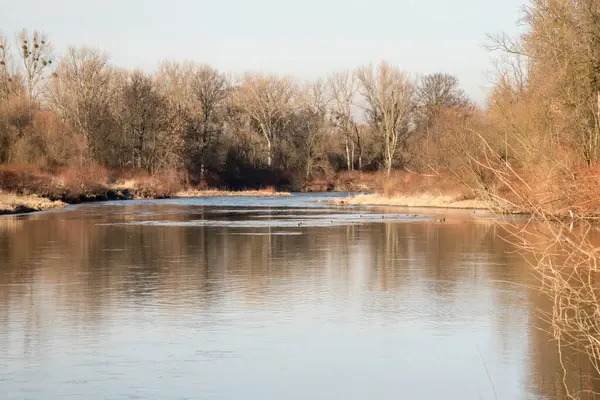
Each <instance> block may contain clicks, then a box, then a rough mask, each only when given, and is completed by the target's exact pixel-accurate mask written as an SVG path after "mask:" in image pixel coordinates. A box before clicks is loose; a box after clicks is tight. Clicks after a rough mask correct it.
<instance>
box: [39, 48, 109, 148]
mask: <svg viewBox="0 0 600 400" xmlns="http://www.w3.org/2000/svg"><path fill="white" fill-rule="evenodd" d="M110 80H111V71H110V69H109V68H108V55H107V54H106V53H104V52H102V51H99V50H96V49H93V48H89V47H80V48H74V47H70V48H69V50H68V51H67V54H66V56H65V57H63V58H62V59H61V60H60V61H59V63H58V66H57V69H56V75H55V77H54V78H53V79H52V82H51V85H50V90H49V99H50V102H51V104H52V105H53V106H54V108H55V110H57V111H58V112H59V114H60V115H62V117H63V118H65V119H66V120H67V121H69V123H70V124H71V126H72V127H73V128H74V129H75V130H76V132H77V133H79V134H81V135H82V137H83V140H84V146H85V148H86V150H89V151H90V154H95V150H96V149H95V148H94V145H95V144H96V143H94V142H93V141H92V140H91V136H92V135H93V134H94V133H96V132H98V131H99V130H100V129H101V128H106V127H105V126H103V123H102V122H103V121H101V120H100V119H99V117H100V116H101V115H102V114H103V111H104V110H105V109H106V108H107V107H108V103H109V102H110V101H111V99H112V94H113V93H112V89H113V87H111V85H110ZM90 147H91V148H90Z"/></svg>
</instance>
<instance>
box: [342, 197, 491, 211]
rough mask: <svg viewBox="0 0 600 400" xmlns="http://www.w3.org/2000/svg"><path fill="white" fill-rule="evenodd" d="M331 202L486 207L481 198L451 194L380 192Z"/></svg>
mask: <svg viewBox="0 0 600 400" xmlns="http://www.w3.org/2000/svg"><path fill="white" fill-rule="evenodd" d="M330 203H331V204H334V205H340V206H349V205H352V206H358V205H360V206H398V207H429V208H464V209H488V206H487V203H486V202H485V201H483V200H476V199H460V198H456V197H452V196H443V195H437V196H436V195H429V194H420V195H412V196H408V195H407V196H402V195H399V196H392V197H388V196H383V195H380V194H361V195H357V196H352V197H348V198H347V199H336V200H331V202H330Z"/></svg>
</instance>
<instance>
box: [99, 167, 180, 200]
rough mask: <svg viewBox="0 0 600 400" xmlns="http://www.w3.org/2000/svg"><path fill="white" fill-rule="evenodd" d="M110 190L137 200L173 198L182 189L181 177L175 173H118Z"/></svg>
mask: <svg viewBox="0 0 600 400" xmlns="http://www.w3.org/2000/svg"><path fill="white" fill-rule="evenodd" d="M113 180H114V183H112V184H111V185H110V188H111V189H112V190H115V191H118V192H121V193H124V194H126V195H129V196H131V197H134V198H138V199H164V198H169V197H172V196H174V195H175V194H176V193H178V192H180V191H181V189H182V185H181V181H182V179H181V177H180V176H179V175H178V174H177V173H176V172H163V173H159V174H154V175H150V174H145V173H140V172H136V173H134V172H123V171H120V172H119V173H118V175H116V177H113Z"/></svg>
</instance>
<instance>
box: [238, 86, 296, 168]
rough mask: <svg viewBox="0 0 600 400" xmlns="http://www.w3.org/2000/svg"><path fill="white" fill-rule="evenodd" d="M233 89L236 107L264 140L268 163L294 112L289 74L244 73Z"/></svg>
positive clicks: (293, 94)
mask: <svg viewBox="0 0 600 400" xmlns="http://www.w3.org/2000/svg"><path fill="white" fill-rule="evenodd" d="M236 89H237V90H236V103H237V105H238V107H240V109H241V110H243V112H244V113H245V114H246V115H247V116H248V118H249V120H250V124H251V125H252V127H253V128H254V129H255V130H256V131H257V132H259V133H260V134H262V135H263V136H264V138H265V140H266V142H267V165H268V166H269V167H271V166H272V157H273V148H274V147H275V146H277V145H278V141H279V140H280V139H281V137H282V135H283V133H284V132H285V130H286V128H287V126H288V125H289V122H290V117H291V116H292V115H293V110H294V104H293V100H294V96H295V95H296V87H295V85H294V83H293V82H292V81H291V80H290V79H288V78H280V77H276V76H273V75H259V74H247V75H245V76H244V79H243V80H242V82H241V83H240V85H239V86H238V87H237V88H236Z"/></svg>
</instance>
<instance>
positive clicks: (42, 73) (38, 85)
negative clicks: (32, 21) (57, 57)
mask: <svg viewBox="0 0 600 400" xmlns="http://www.w3.org/2000/svg"><path fill="white" fill-rule="evenodd" d="M18 41H19V47H20V49H19V55H20V60H21V66H22V68H23V77H24V79H25V86H26V88H27V94H28V95H29V97H30V98H32V99H37V98H38V96H39V94H40V92H41V91H42V90H43V89H44V85H43V83H44V81H45V80H47V78H48V73H47V72H48V71H49V70H50V68H51V65H52V52H53V47H52V44H51V43H50V42H49V41H48V38H47V36H46V35H45V34H43V33H40V32H38V31H34V32H33V34H32V35H31V36H30V35H29V33H28V32H27V30H25V29H24V30H22V31H21V32H20V33H19V35H18Z"/></svg>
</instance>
